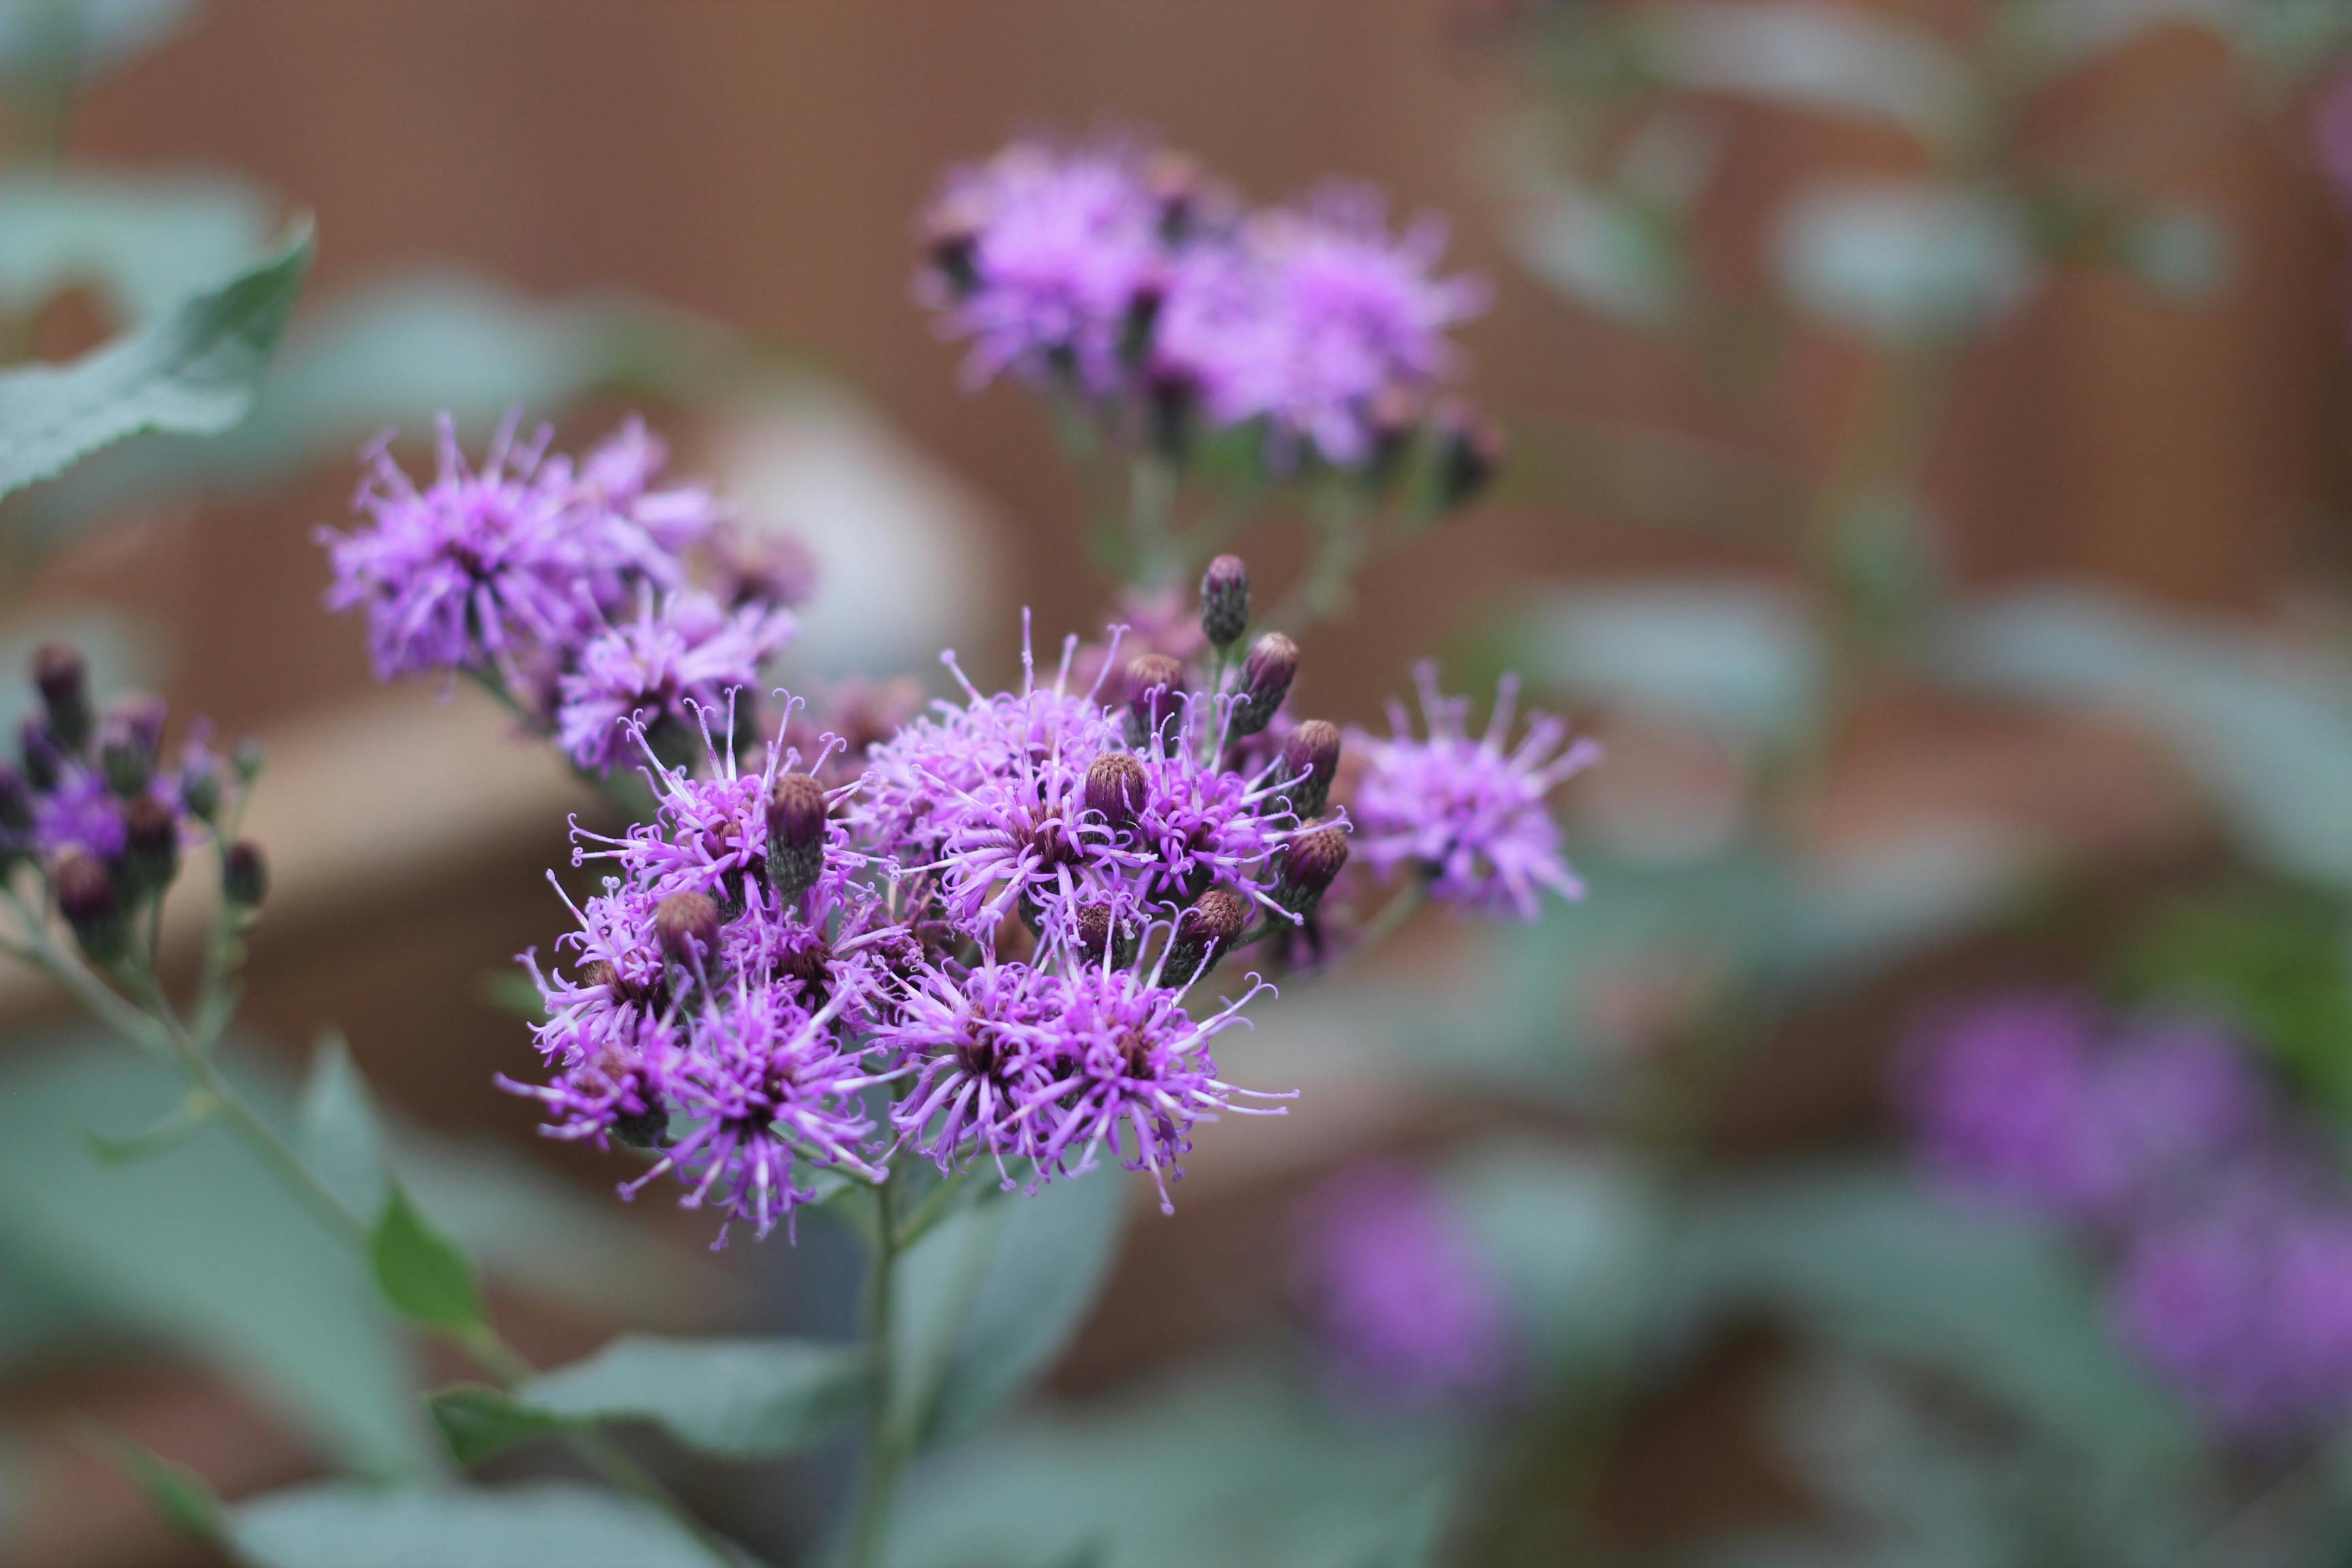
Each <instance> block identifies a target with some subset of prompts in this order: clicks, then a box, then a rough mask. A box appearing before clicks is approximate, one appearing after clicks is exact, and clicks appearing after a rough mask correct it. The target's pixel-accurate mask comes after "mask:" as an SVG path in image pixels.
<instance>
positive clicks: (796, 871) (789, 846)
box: [768, 773, 825, 899]
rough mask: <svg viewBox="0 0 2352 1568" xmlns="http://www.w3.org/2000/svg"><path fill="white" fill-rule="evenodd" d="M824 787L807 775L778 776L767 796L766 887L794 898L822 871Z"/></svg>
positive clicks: (784, 896) (810, 885) (781, 896)
mask: <svg viewBox="0 0 2352 1568" xmlns="http://www.w3.org/2000/svg"><path fill="white" fill-rule="evenodd" d="M824 812H825V801H824V785H823V784H819V783H817V782H816V779H815V778H814V776H813V775H812V774H809V773H779V774H778V775H777V776H776V784H775V788H774V789H773V790H772V791H770V792H769V795H768V885H769V886H770V887H772V888H773V889H776V895H777V897H779V898H784V899H797V898H799V897H800V896H801V895H802V894H803V893H805V892H807V891H808V890H809V889H811V888H813V887H814V886H816V879H817V873H819V872H820V871H822V870H824Z"/></svg>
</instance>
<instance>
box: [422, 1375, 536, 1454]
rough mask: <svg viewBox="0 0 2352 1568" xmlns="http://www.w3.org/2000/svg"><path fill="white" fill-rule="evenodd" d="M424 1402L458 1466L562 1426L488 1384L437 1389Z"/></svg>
mask: <svg viewBox="0 0 2352 1568" xmlns="http://www.w3.org/2000/svg"><path fill="white" fill-rule="evenodd" d="M425 1407H426V1408H427V1409H429V1410H430V1411H431V1412H432V1413H433V1425H434V1426H437V1427H439V1428H440V1429H441V1440H442V1441H443V1442H444V1443H446V1444H447V1445H448V1446H449V1457H450V1458H454V1459H456V1460H457V1462H458V1463H459V1464H461V1465H470V1464H473V1463H475V1462H476V1461H477V1460H480V1459H487V1458H489V1457H490V1456H491V1455H493V1454H498V1453H503V1452H504V1451H505V1450H507V1449H509V1448H511V1447H514V1446H515V1445H516V1444H517V1443H520V1442H524V1441H527V1440H529V1439H530V1438H532V1437H537V1436H543V1435H545V1434H547V1433H549V1432H554V1431H559V1430H561V1429H562V1426H564V1423H563V1421H562V1419H561V1418H560V1417H557V1416H553V1415H544V1414H542V1413H541V1412H539V1411H535V1410H527V1409H525V1408H524V1407H523V1406H521V1405H517V1404H516V1403H515V1402H514V1401H513V1399H511V1398H509V1396H508V1394H507V1393H506V1391H505V1390H504V1389H499V1388H492V1387H490V1386H489V1385H488V1384H480V1383H461V1384H457V1386H455V1387H453V1388H443V1389H436V1390H435V1391H434V1392H433V1393H432V1394H428V1395H427V1396H426V1397H425Z"/></svg>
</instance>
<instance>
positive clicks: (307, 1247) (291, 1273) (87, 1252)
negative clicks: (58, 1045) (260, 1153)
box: [0, 1042, 430, 1470]
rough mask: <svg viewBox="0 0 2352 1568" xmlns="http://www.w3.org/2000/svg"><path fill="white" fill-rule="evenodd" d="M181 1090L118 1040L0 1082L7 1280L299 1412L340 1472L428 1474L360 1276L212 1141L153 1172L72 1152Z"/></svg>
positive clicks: (295, 1208) (1, 1263) (358, 1267)
mask: <svg viewBox="0 0 2352 1568" xmlns="http://www.w3.org/2000/svg"><path fill="white" fill-rule="evenodd" d="M183 1092H184V1089H183V1086H182V1084H181V1082H180V1080H179V1079H178V1076H177V1075H176V1074H174V1073H172V1072H170V1071H168V1070H166V1069H164V1068H160V1067H158V1066H156V1065H155V1064H153V1063H151V1062H148V1061H146V1060H144V1059H142V1058H137V1057H134V1056H132V1055H131V1054H130V1053H129V1052H128V1051H126V1050H125V1049H123V1048H122V1047H119V1046H114V1045H112V1044H111V1043H110V1042H95V1043H92V1044H91V1045H90V1046H89V1047H88V1048H68V1049H59V1050H51V1051H46V1052H42V1053H40V1054H37V1055H29V1056H26V1057H23V1058H19V1059H17V1060H16V1061H14V1062H11V1063H10V1064H9V1065H8V1066H7V1067H6V1068H5V1069H0V1273H5V1275H6V1277H7V1278H9V1279H12V1280H15V1279H30V1280H33V1281H36V1282H37V1284H38V1286H39V1288H40V1292H41V1294H43V1295H45V1296H46V1295H48V1294H51V1293H54V1294H55V1295H57V1296H58V1297H59V1298H61V1299H62V1300H65V1301H68V1302H79V1303H81V1304H83V1305H84V1306H85V1307H86V1308H87V1309H88V1310H89V1319H90V1320H91V1321H90V1322H89V1325H88V1326H90V1327H107V1328H111V1329H114V1330H116V1331H122V1330H131V1331H138V1332H141V1333H143V1334H147V1335H152V1336H153V1337H154V1338H157V1339H160V1340H162V1341H163V1342H167V1343H172V1344H176V1345H181V1346H184V1347H185V1348H186V1349H188V1350H189V1351H191V1352H194V1353H195V1354H197V1355H199V1356H201V1357H203V1358H205V1359H206V1360H208V1361H210V1362H211V1363H214V1364H215V1365H216V1366H219V1367H221V1368H222V1369H223V1370H224V1371H226V1372H227V1373H230V1374H231V1375H233V1376H236V1377H238V1378H240V1379H242V1380H244V1381H245V1382H246V1383H247V1385H248V1386H251V1387H253V1388H256V1389H257V1390H259V1391H260V1392H261V1393H263V1394H265V1395H267V1396H268V1397H269V1398H270V1399H271V1400H272V1401H273V1402H274V1403H276V1404H277V1405H279V1406H280V1407H282V1408H286V1409H289V1410H290V1411H292V1412H294V1413H295V1414H296V1415H299V1418H300V1419H301V1420H302V1421H303V1422H304V1424H305V1425H306V1426H308V1427H309V1428H310V1430H311V1431H312V1432H314V1433H316V1434H317V1435H318V1436H320V1438H321V1439H322V1440H323V1441H324V1442H325V1443H326V1444H327V1445H328V1447H330V1448H331V1450H332V1451H333V1452H334V1453H335V1454H337V1455H338V1456H339V1457H340V1458H341V1459H342V1460H343V1461H344V1462H346V1463H348V1464H352V1465H354V1466H357V1467H359V1468H367V1469H375V1470H413V1469H417V1468H423V1467H425V1465H427V1464H428V1463H429V1462H430V1460H429V1455H430V1447H429V1446H428V1444H427V1443H426V1441H425V1433H424V1432H423V1430H422V1428H421V1426H419V1424H418V1422H417V1420H416V1412H415V1401H414V1397H413V1394H412V1390H413V1389H414V1387H415V1379H414V1377H413V1375H412V1373H411V1371H410V1368H409V1365H408V1362H407V1358H406V1353H405V1352H404V1349H403V1347H402V1345H401V1343H400V1340H399V1337H398V1336H397V1335H396V1334H394V1332H392V1331H391V1329H390V1325H389V1324H388V1323H387V1322H386V1321H385V1320H384V1318H383V1314H382V1313H381V1311H380V1310H378V1308H377V1306H376V1304H375V1300H374V1293H373V1289H371V1288H370V1286H369V1284H368V1280H367V1276H366V1270H365V1266H364V1264H363V1262H362V1259H360V1258H358V1257H357V1256H356V1255H355V1254H354V1253H353V1252H352V1250H351V1249H350V1248H349V1247H346V1246H345V1245H344V1244H343V1243H342V1241H341V1239H340V1238H339V1237H335V1236H333V1235H331V1234H330V1233H329V1232H328V1231H327V1230H325V1229H324V1228H323V1227H322V1226H320V1224H319V1222H318V1221H317V1220H316V1219H315V1218H314V1217H313V1216H312V1215H310V1212H309V1211H308V1210H306V1209H305V1208H303V1207H302V1205H300V1203H299V1202H298V1201H297V1200H296V1199H295V1198H294V1197H293V1196H292V1195H291V1194H289V1193H288V1192H287V1191H286V1190H285V1188H284V1187H283V1186H282V1185H281V1184H279V1183H278V1180H277V1178H276V1177H275V1176H274V1175H273V1174H272V1173H270V1172H269V1171H268V1169H267V1168H266V1167H264V1166H263V1165H262V1164H261V1163H260V1162H259V1161H257V1159H256V1158H255V1157H254V1156H253V1155H252V1154H251V1153H250V1152H247V1149H246V1148H245V1147H244V1146H243V1145H242V1144H241V1143H239V1142H236V1139H235V1138H233V1137H232V1136H231V1135H230V1134H229V1132H228V1131H226V1129H224V1128H221V1127H218V1126H214V1127H208V1128H205V1129H204V1130H202V1131H198V1132H197V1133H196V1134H195V1135H194V1136H193V1137H191V1138H190V1139H189V1140H188V1141H187V1142H185V1143H184V1144H183V1145H181V1146H180V1147H179V1148H178V1149H175V1150H173V1152H172V1153H171V1154H170V1155H169V1156H168V1157H166V1158H163V1159H159V1160H153V1161H149V1162H147V1163H142V1164H138V1165H131V1166H121V1167H105V1166H94V1165H93V1164H92V1163H90V1161H89V1157H88V1155H87V1154H86V1153H85V1152H83V1150H82V1149H81V1147H80V1145H79V1131H80V1130H81V1129H83V1128H90V1129H93V1130H95V1131H99V1132H100V1134H101V1135H104V1134H109V1133H117V1134H118V1135H119V1130H120V1129H122V1128H125V1127H137V1126H139V1125H140V1124H141V1123H142V1122H151V1121H153V1120H154V1119H155V1118H157V1117H158V1116H161V1115H163V1113H164V1112H166V1111H167V1110H169V1109H170V1108H171V1107H172V1106H173V1105H174V1104H176V1103H177V1102H178V1100H179V1099H180V1096H181V1094H182V1093H183Z"/></svg>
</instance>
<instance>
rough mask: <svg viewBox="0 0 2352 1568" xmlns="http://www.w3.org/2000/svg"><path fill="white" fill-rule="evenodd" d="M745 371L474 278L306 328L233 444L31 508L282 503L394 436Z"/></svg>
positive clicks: (723, 340) (388, 287)
mask: <svg viewBox="0 0 2352 1568" xmlns="http://www.w3.org/2000/svg"><path fill="white" fill-rule="evenodd" d="M745 362H746V355H745V353H744V352H743V351H742V350H741V349H740V348H739V347H738V346H737V345H736V344H735V343H734V342H733V340H732V339H731V337H730V334H729V333H728V332H727V331H726V330H725V329H723V328H721V327H720V326H719V325H717V324H716V323H714V322H711V321H707V320H704V319H702V318H699V317H696V316H692V315H689V314H688V313H687V312H685V311H682V310H673V309H670V308H668V307H665V306H662V305H659V304H656V303H654V302H652V301H649V300H643V299H638V298H635V297H633V296H629V295H625V294H583V295H578V296H574V297H572V298H569V299H564V300H553V301H549V300H538V299H534V298H532V297H531V296H530V295H527V294H524V293H522V292H520V290H517V289H509V288H508V287H506V286H504V285H502V284H499V283H495V282H492V281H489V280H488V279H480V278H476V277H472V276H469V275H467V274H465V273H460V272H424V273H410V274H404V275H398V276H394V277H388V278H383V279H377V280H375V281H373V282H370V283H366V284H362V285H360V286H358V287H356V288H351V289H343V290H342V291H341V292H340V293H338V294H336V295H334V296H333V297H332V298H331V299H330V300H326V301H324V302H322V303H321V304H320V305H319V306H318V307H317V308H315V309H313V310H308V311H305V312H304V319H303V322H302V324H301V326H300V327H299V328H298V329H297V330H296V331H294V332H293V333H292V334H291V335H290V337H289V341H288V342H287V344H286V348H285V353H283V354H282V355H281V356H280V357H279V360H278V367H277V369H276V371H275V372H274V373H273V374H271V375H270V376H269V378H268V380H267V381H266V382H265V383H264V384H263V385H262V388H261V395H260V398H259V400H258V402H257V404H256V405H255V406H254V411H253V416H252V417H251V418H249V419H247V421H246V422H245V424H244V425H242V426H239V427H238V428H237V430H236V433H235V434H234V435H232V436H230V437H226V438H224V439H220V440H214V441H196V440H190V439H185V438H181V437H170V436H152V437H145V438H143V439H142V440H139V441H137V442H133V443H131V444H130V445H127V446H125V447H121V449H119V450H117V451H114V452H110V453H108V454H107V455H106V456H105V457H104V458H101V459H100V460H98V461H96V462H93V463H91V464H89V465H86V466H85V467H84V468H80V469H78V470H76V472H75V473H74V474H72V475H71V476H69V477H68V479H66V480H65V481H63V482H62V483H60V484H58V485H56V486H53V487H51V488H50V489H46V490H44V491H41V492H40V493H39V494H37V495H35V496H29V497H26V499H25V501H24V502H23V503H22V504H23V508H24V510H25V511H26V515H27V517H28V519H29V526H32V527H34V528H36V529H37V530H39V531H43V532H45V533H48V534H52V535H54V534H56V533H58V532H61V531H66V530H68V529H71V528H73V527H76V526H79V525H80V524H83V523H86V522H89V521H93V520H96V519H100V518H105V517H110V516H113V515H116V514H119V513H121V512H122V511H124V510H130V509H132V508H135V507H137V506H140V505H142V504H146V503H150V502H152V501H154V500H159V499H163V498H167V497H170V498H177V497H183V496H184V495H185V494H186V493H187V492H189V491H191V490H215V491H232V492H233V491H251V490H256V489H267V488H268V487H270V486H273V485H276V484H279V483H282V482H284V481H285V480H286V479H289V478H290V477H292V476H293V475H294V474H296V473H299V471H300V470H301V469H302V468H303V467H304V466H305V465H306V464H309V463H310V462H313V461H316V460H317V459H319V458H322V457H326V456H329V455H333V456H335V457H337V458H341V457H343V456H344V455H345V454H347V453H348V452H349V451H350V449H351V448H352V447H356V446H358V445H359V444H360V443H361V442H362V441H365V440H367V439H369V438H370V437H373V436H375V435H377V434H379V433H381V432H382V431H383V430H384V429H385V428H387V427H398V428H403V429H406V430H409V431H412V432H422V431H424V430H425V426H426V422H427V421H428V420H429V419H431V417H432V416H433V415H434V414H435V413H436V412H437V411H440V410H444V409H446V410H447V411H448V412H449V413H450V414H451V415H452V416H454V417H455V418H456V419H457V423H458V425H459V427H460V429H461V430H465V431H471V432H478V431H480V430H482V429H484V428H486V427H488V426H490V425H492V424H494V423H495V422H496V421H497V420H499V418H500V417H502V416H504V415H505V413H506V412H507V411H508V410H509V409H512V408H521V409H525V410H529V411H532V412H534V413H551V412H553V411H554V410H556V409H559V408H561V407H562V405H565V404H567V403H570V402H571V401H572V400H573V399H575V398H577V397H579V396H580V395H583V394H584V393H586V392H589V391H591V390H593V389H595V388H598V387H605V386H613V385H619V384H626V385H632V386H642V387H647V388H652V389H654V390H656V391H658V392H663V393H666V394H667V395H672V396H679V395H685V394H687V393H689V392H694V391H708V390H709V389H710V388H711V387H712V386H713V385H714V384H718V383H719V382H721V381H723V380H724V378H725V377H726V376H727V375H728V374H730V372H737V371H740V370H741V369H742V368H743V367H744V365H745Z"/></svg>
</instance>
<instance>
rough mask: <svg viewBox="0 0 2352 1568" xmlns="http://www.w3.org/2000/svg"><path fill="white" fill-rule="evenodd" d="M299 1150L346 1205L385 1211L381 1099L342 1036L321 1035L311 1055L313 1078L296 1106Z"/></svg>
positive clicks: (363, 1210)
mask: <svg viewBox="0 0 2352 1568" xmlns="http://www.w3.org/2000/svg"><path fill="white" fill-rule="evenodd" d="M294 1147H295V1150H296V1152H299V1154H300V1155H301V1156H302V1163H304V1164H305V1165H308V1166H309V1167H310V1170H311V1172H312V1173H314V1174H316V1175H317V1176H318V1178H319V1179H320V1181H322V1182H324V1183H326V1184H327V1185H328V1186H329V1187H330V1188H331V1189H332V1190H333V1192H334V1194H335V1195H336V1196H338V1197H340V1198H341V1199H342V1200H343V1202H345V1203H346V1204H349V1205H351V1206H352V1208H354V1209H356V1210H358V1211H359V1212H360V1213H361V1214H381V1213H383V1205H384V1156H383V1129H382V1128H381V1127H380V1126H379V1125H378V1124H377V1117H376V1108H375V1097H374V1096H373V1095H372V1094H370V1093H369V1092H368V1086H367V1080H366V1079H363V1078H362V1077H361V1076H360V1070H359V1068H356V1067H354V1066H352V1053H351V1047H349V1046H347V1045H345V1044H344V1043H343V1037H341V1035H339V1034H335V1033H332V1032H330V1033H328V1034H325V1035H322V1036H320V1038H319V1043H318V1045H317V1046H316V1047H313V1049H312V1051H311V1054H310V1077H309V1078H307V1079H304V1080H303V1082H302V1096H301V1099H300V1100H299V1102H298V1103H297V1104H296V1106H295V1111H294Z"/></svg>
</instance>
